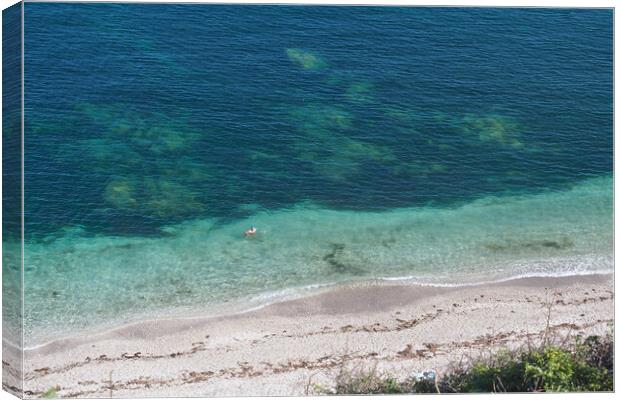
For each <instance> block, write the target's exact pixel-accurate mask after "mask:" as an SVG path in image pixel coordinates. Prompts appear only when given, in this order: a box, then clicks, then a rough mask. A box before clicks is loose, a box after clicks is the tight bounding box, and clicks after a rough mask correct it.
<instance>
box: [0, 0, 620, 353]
mask: <svg viewBox="0 0 620 400" xmlns="http://www.w3.org/2000/svg"><path fill="white" fill-rule="evenodd" d="M9 28H10V27H9ZM9 28H7V27H6V26H5V29H9ZM5 36H6V34H5ZM3 45H4V46H10V45H11V44H10V43H4V44H3ZM9 61H10V60H8V59H7V61H6V62H7V63H8V62H9ZM16 65H18V64H15V66H16ZM6 67H7V68H10V65H8V64H7V65H6ZM24 74H25V75H24V93H25V97H24V119H25V126H24V137H23V141H24V153H23V157H24V171H23V172H24V187H23V189H24V198H23V200H24V221H23V222H24V232H23V235H24V254H23V256H24V266H23V268H24V270H23V287H22V286H20V284H21V282H20V279H18V277H19V276H21V275H20V270H21V263H20V262H19V255H20V254H21V253H20V247H21V244H20V238H21V232H20V228H19V227H20V226H21V207H20V203H21V191H20V190H12V188H17V189H19V187H20V186H19V180H20V179H21V173H20V169H15V168H7V166H11V165H13V166H17V167H19V164H20V160H21V156H22V154H21V152H20V151H19V146H16V145H15V144H16V143H18V141H19V140H21V135H20V126H19V124H16V123H13V124H10V123H9V122H10V121H8V122H7V121H5V122H4V123H3V127H4V129H3V130H4V133H3V137H4V140H5V152H4V154H3V157H4V161H5V169H4V173H3V178H4V181H5V183H6V185H7V186H5V190H4V193H3V201H4V208H5V217H4V219H5V229H4V235H3V247H4V255H3V258H4V274H5V281H4V284H3V286H4V290H5V293H9V294H12V295H14V296H18V295H19V293H20V292H21V291H22V290H23V296H24V308H23V324H24V326H23V328H24V340H25V342H24V345H25V346H26V347H27V348H28V347H36V346H37V345H40V344H42V343H46V342H48V341H50V340H54V339H57V338H60V337H66V336H70V335H75V334H80V333H85V332H94V331H97V330H101V329H105V328H109V327H112V326H117V325H120V324H125V323H130V322H133V321H139V320H148V319H153V318H164V317H179V316H195V315H202V316H204V315H217V314H218V313H219V314H222V313H231V312H243V311H245V310H248V309H253V308H256V307H261V306H264V305H266V304H269V303H272V302H275V301H281V300H284V299H289V298H295V297H299V296H305V295H308V294H311V293H315V292H316V291H317V290H321V288H331V287H336V286H339V285H368V284H409V283H414V284H420V285H437V286H459V285H471V284H476V283H481V282H492V281H501V280H507V279H512V278H516V277H525V276H564V275H584V274H593V273H608V272H612V271H613V179H612V171H613V97H612V96H613V10H612V9H570V8H472V7H470V8H450V7H444V8H426V7H387V6H384V7H380V6H377V7H369V6H366V7H362V6H358V7H348V6H301V5H300V6H270V5H262V6H251V5H204V4H127V3H126V4H113V3H84V4H67V3H26V4H25V6H24ZM7 79H8V78H7ZM9 83H10V82H9ZM11 101H13V105H15V104H16V103H15V101H16V100H15V99H13V100H12V99H9V98H5V103H6V102H9V103H10V102H11ZM7 104H8V103H7ZM7 107H9V105H7ZM14 108H15V109H17V111H19V110H18V108H16V107H14ZM7 110H9V109H8V108H7ZM9 111H10V110H9ZM5 114H6V111H5ZM5 119H6V120H8V119H9V118H8V117H7V118H5ZM11 141H13V142H12V143H13V146H12V145H11ZM10 149H13V150H15V151H9V150H10ZM10 185H13V186H10ZM250 227H255V228H256V234H254V235H251V236H248V237H246V236H245V235H244V231H245V230H246V229H248V228H250ZM11 304H13V303H11V302H8V303H7V302H5V313H8V314H7V315H9V317H10V316H11V315H16V318H17V314H19V313H18V311H19V310H14V309H13V308H10V307H9V306H10V305H11Z"/></svg>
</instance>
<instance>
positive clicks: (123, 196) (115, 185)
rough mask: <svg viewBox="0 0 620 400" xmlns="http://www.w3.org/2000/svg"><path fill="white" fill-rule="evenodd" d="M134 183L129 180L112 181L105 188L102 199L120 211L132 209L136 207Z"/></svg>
mask: <svg viewBox="0 0 620 400" xmlns="http://www.w3.org/2000/svg"><path fill="white" fill-rule="evenodd" d="M135 196H136V182H134V181H132V180H129V179H114V180H112V181H111V182H110V183H108V184H107V186H106V187H105V190H104V193H103V197H104V199H105V201H106V202H108V203H110V204H112V205H113V206H114V207H116V208H120V209H125V210H126V209H133V208H135V207H137V206H138V202H137V200H136V198H135Z"/></svg>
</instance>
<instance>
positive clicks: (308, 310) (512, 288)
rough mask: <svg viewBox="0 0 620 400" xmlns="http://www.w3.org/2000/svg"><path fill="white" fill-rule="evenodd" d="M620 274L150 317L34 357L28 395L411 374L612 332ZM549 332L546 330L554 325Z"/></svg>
mask: <svg viewBox="0 0 620 400" xmlns="http://www.w3.org/2000/svg"><path fill="white" fill-rule="evenodd" d="M613 297H614V293H613V277H612V275H590V276H574V277H561V278H523V279H516V280H511V281H507V282H501V283H493V284H483V285H477V286H467V287H458V288H438V287H421V286H414V285H402V284H401V285H385V284H381V285H380V284H370V283H369V284H366V285H363V286H359V285H358V286H355V287H353V286H351V287H341V288H335V289H331V290H328V291H325V292H322V293H319V294H315V295H312V296H309V297H305V298H302V299H298V300H292V301H286V302H281V303H276V304H272V305H269V306H267V307H264V308H262V309H259V310H255V311H251V312H248V313H244V314H238V315H233V316H228V317H218V318H192V319H173V320H158V321H146V322H140V323H135V324H131V325H127V326H124V327H119V328H117V329H114V330H110V331H106V332H102V333H100V334H97V335H89V336H88V337H75V338H71V339H64V340H59V341H56V342H52V343H49V344H47V345H45V346H42V347H39V348H37V349H33V350H28V351H26V354H25V357H26V358H25V365H24V366H25V376H24V378H25V381H24V382H25V395H26V396H28V397H39V396H41V394H42V393H43V392H45V391H46V390H48V389H50V388H52V387H58V388H59V390H58V395H59V396H60V397H109V396H114V397H145V396H160V397H164V396H239V395H244V396H247V395H262V396H268V395H304V394H315V393H317V391H320V390H329V388H330V387H331V386H332V385H333V384H334V380H335V377H336V376H337V374H338V372H339V371H341V370H342V368H345V369H347V370H355V369H363V368H378V369H379V370H380V371H383V372H386V373H389V374H391V375H393V376H396V377H401V378H404V377H406V376H408V375H410V374H411V373H414V372H421V371H429V370H433V371H436V372H437V373H439V374H441V373H442V371H444V370H445V369H446V367H447V366H448V365H449V364H450V363H454V362H459V360H462V359H464V358H468V357H476V356H478V355H480V354H484V353H485V352H488V351H490V350H493V349H496V348H498V347H501V346H509V347H515V346H519V345H523V344H525V343H527V342H528V341H530V342H533V341H536V340H540V338H541V337H542V335H544V332H545V331H546V330H547V331H548V332H551V333H552V334H553V335H557V336H558V337H560V336H561V337H566V335H578V334H580V335H589V334H605V333H607V332H609V331H610V330H611V327H612V324H613V307H614V305H613ZM547 326H548V327H549V328H548V329H546V327H547Z"/></svg>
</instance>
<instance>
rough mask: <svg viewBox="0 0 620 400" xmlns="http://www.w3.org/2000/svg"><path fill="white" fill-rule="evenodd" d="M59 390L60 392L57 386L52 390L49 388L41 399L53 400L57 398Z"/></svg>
mask: <svg viewBox="0 0 620 400" xmlns="http://www.w3.org/2000/svg"><path fill="white" fill-rule="evenodd" d="M59 390H60V387H59V386H55V387H53V388H49V389H47V390H46V391H45V392H43V394H42V395H41V397H42V398H44V399H55V398H57V397H58V391H59Z"/></svg>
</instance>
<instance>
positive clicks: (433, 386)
mask: <svg viewBox="0 0 620 400" xmlns="http://www.w3.org/2000/svg"><path fill="white" fill-rule="evenodd" d="M437 391H439V392H443V393H467V392H542V391H544V392H581V391H588V392H590V391H613V337H612V336H611V335H608V336H606V337H605V338H601V337H599V336H590V337H588V338H586V339H585V340H581V338H577V340H576V342H575V344H574V345H572V346H552V345H544V346H541V347H539V348H534V349H531V348H530V349H526V350H522V351H513V352H509V351H506V350H505V351H502V352H499V353H497V354H495V355H493V356H490V357H488V358H486V359H479V360H477V361H475V362H473V363H471V364H470V365H469V366H461V367H455V368H452V370H450V371H449V372H448V373H446V374H445V375H443V376H442V377H441V379H438V380H436V379H435V376H434V374H425V375H423V376H421V377H418V378H412V379H409V380H405V381H400V382H399V381H397V380H395V379H394V378H393V377H389V376H388V377H382V376H380V375H379V374H377V373H376V371H375V370H372V371H369V372H365V373H358V374H346V375H343V374H341V375H339V378H338V380H337V385H336V389H335V393H337V394H381V393H385V394H388V393H436V392H437Z"/></svg>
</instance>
